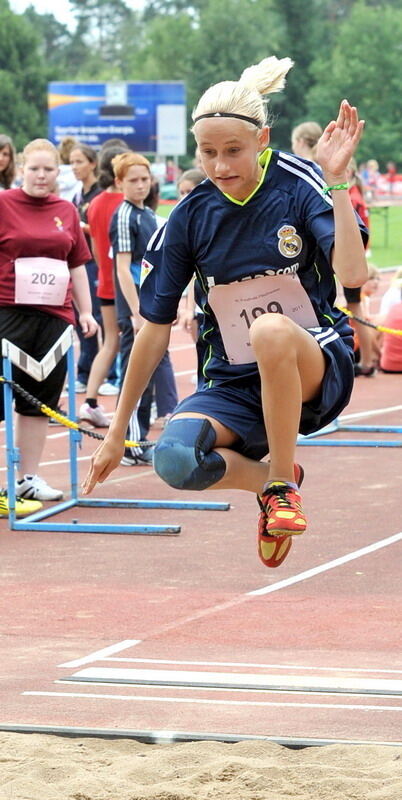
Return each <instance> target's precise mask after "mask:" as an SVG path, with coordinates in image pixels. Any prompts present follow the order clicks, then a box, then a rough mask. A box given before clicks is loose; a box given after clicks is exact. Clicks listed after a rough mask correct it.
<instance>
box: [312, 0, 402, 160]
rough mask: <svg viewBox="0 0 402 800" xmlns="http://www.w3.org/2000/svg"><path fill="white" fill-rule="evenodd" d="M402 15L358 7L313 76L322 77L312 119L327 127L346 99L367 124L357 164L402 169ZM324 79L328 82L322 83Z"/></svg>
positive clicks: (315, 66) (401, 12)
mask: <svg viewBox="0 0 402 800" xmlns="http://www.w3.org/2000/svg"><path fill="white" fill-rule="evenodd" d="M401 42H402V10H400V9H396V8H393V7H391V6H389V7H373V6H369V5H367V4H366V3H364V2H358V3H356V4H355V6H354V7H353V9H352V10H351V13H350V15H349V16H348V17H347V19H345V20H344V22H342V24H341V25H340V26H339V29H338V35H337V38H336V43H335V45H334V48H333V51H332V53H330V54H329V53H328V54H327V56H326V57H324V56H322V55H321V56H319V57H317V59H316V60H315V62H314V64H313V66H312V70H313V72H314V74H315V75H317V76H319V77H320V80H317V82H316V83H315V85H314V86H313V87H312V88H311V90H310V91H309V93H308V110H309V116H310V118H312V119H317V121H318V122H321V124H323V125H325V124H326V123H327V122H328V121H329V120H330V119H332V118H333V117H334V115H335V114H336V113H337V109H338V106H339V103H340V101H341V100H342V98H343V97H346V98H347V99H348V100H349V102H351V103H353V104H354V105H356V106H357V107H358V109H359V113H360V116H361V117H362V118H364V119H365V120H366V129H365V133H364V136H363V139H362V141H361V144H360V146H359V158H360V159H362V160H366V159H367V158H377V159H378V161H379V162H380V164H381V166H382V167H384V166H385V163H386V162H387V161H388V160H393V161H396V162H397V163H398V164H399V165H402V120H401V112H400V105H401V104H400V97H401V94H402V69H401V67H402V45H401ZM321 76H324V77H321Z"/></svg>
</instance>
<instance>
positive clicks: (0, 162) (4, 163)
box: [0, 144, 11, 172]
mask: <svg viewBox="0 0 402 800" xmlns="http://www.w3.org/2000/svg"><path fill="white" fill-rule="evenodd" d="M10 160H11V150H10V148H9V146H8V144H5V145H4V147H2V148H1V150H0V172H4V170H5V169H7V167H8V165H9V163H10Z"/></svg>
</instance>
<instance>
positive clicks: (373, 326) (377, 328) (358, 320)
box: [338, 306, 402, 336]
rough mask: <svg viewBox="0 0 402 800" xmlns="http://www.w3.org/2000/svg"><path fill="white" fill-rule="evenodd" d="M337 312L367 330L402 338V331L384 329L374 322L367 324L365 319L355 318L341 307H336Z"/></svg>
mask: <svg viewBox="0 0 402 800" xmlns="http://www.w3.org/2000/svg"><path fill="white" fill-rule="evenodd" d="M338 308H339V311H343V313H344V314H347V316H348V317H351V319H354V320H356V322H360V323H361V324H362V325H367V327H368V328H374V330H375V331H380V333H392V334H394V336H402V331H399V330H396V329H395V328H385V327H384V325H375V324H374V322H369V321H368V320H367V319H361V317H355V315H354V314H352V312H351V311H349V309H347V308H344V307H343V306H338Z"/></svg>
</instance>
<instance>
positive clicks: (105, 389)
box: [98, 381, 120, 396]
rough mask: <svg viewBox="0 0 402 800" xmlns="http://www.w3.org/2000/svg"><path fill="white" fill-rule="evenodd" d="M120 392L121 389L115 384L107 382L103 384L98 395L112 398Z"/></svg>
mask: <svg viewBox="0 0 402 800" xmlns="http://www.w3.org/2000/svg"><path fill="white" fill-rule="evenodd" d="M119 391H120V389H119V387H118V386H115V385H114V383H109V381H105V383H102V386H100V387H99V389H98V394H102V395H104V396H105V395H109V396H110V395H113V394H119Z"/></svg>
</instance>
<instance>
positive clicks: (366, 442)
mask: <svg viewBox="0 0 402 800" xmlns="http://www.w3.org/2000/svg"><path fill="white" fill-rule="evenodd" d="M338 431H349V432H352V433H353V432H355V433H402V426H399V425H346V424H345V423H344V422H343V421H342V418H339V417H337V418H336V419H335V420H334V421H333V422H331V423H330V424H329V425H326V426H325V427H324V428H321V429H320V430H319V431H316V432H315V433H309V434H307V436H303V435H302V434H299V436H298V437H297V445H298V446H299V445H301V446H302V447H306V446H315V447H402V439H373V440H371V441H370V439H328V438H327V436H328V435H330V434H331V433H337V432H338ZM322 437H324V438H322Z"/></svg>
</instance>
